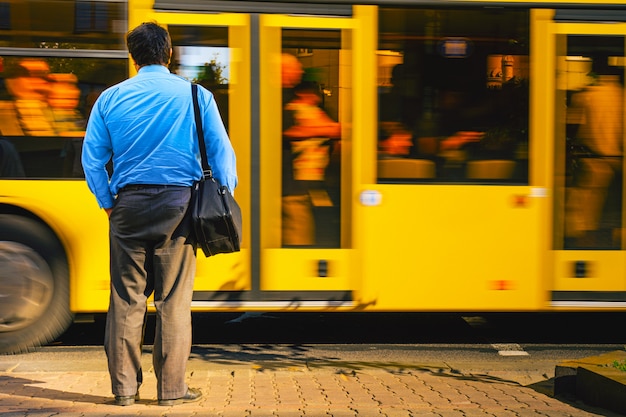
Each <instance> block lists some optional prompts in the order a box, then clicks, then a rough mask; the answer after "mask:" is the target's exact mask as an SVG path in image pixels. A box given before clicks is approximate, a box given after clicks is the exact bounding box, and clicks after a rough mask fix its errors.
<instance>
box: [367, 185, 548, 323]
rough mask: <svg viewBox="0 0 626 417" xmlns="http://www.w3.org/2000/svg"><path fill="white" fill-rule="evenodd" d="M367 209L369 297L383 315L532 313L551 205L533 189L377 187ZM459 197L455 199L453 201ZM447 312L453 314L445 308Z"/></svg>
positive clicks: (539, 297)
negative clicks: (542, 222)
mask: <svg viewBox="0 0 626 417" xmlns="http://www.w3.org/2000/svg"><path fill="white" fill-rule="evenodd" d="M367 190H368V192H372V191H376V192H378V193H380V197H381V200H380V204H379V205H375V206H362V207H360V208H359V210H361V211H362V213H361V216H362V217H363V219H364V223H366V224H368V225H370V226H371V225H376V226H375V227H367V228H363V229H362V233H361V239H362V240H363V241H362V242H361V250H362V254H363V257H362V262H363V265H362V274H363V277H364V279H363V292H364V293H365V294H367V295H365V296H364V298H365V299H367V300H368V301H369V302H371V303H372V304H373V308H375V309H380V310H404V309H406V310H414V309H420V310H448V309H452V310H507V311H508V310H530V309H540V308H542V306H543V303H544V301H545V296H544V295H543V293H542V291H541V288H540V285H539V284H540V282H539V281H538V280H537V279H536V277H537V276H540V275H542V274H543V272H544V266H545V265H544V261H543V259H542V256H541V251H540V250H538V248H540V247H541V246H542V244H543V241H544V239H543V235H544V232H543V230H541V229H540V228H539V227H538V224H540V221H539V219H540V218H541V217H542V216H543V215H545V210H546V209H547V204H546V199H545V198H543V197H532V196H531V194H532V190H531V189H530V188H529V187H499V186H494V187H465V186H419V185H414V186H409V190H410V191H409V192H405V189H404V187H398V186H395V185H389V186H381V185H378V186H374V187H372V188H368V189H367ZM451 196H454V197H453V198H451ZM443 306H445V307H443Z"/></svg>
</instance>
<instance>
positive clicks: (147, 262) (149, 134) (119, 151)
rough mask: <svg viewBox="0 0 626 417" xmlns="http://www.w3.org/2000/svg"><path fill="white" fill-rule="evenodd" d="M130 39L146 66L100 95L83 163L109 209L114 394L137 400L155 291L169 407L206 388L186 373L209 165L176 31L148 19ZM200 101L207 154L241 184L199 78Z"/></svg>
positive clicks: (222, 175)
mask: <svg viewBox="0 0 626 417" xmlns="http://www.w3.org/2000/svg"><path fill="white" fill-rule="evenodd" d="M126 42H127V45H128V51H129V52H130V55H131V58H132V59H133V61H134V64H135V68H136V69H137V70H138V73H137V75H136V76H135V77H132V78H130V79H128V80H126V81H123V82H121V83H119V84H117V85H115V86H113V87H110V88H109V89H107V90H105V91H104V92H103V93H102V95H100V97H99V98H98V100H97V101H96V103H95V105H94V107H93V110H92V113H91V115H90V118H89V123H88V125H87V132H86V134H85V141H84V146H83V154H82V163H83V168H84V170H85V176H86V179H87V184H88V185H89V188H90V190H91V191H92V192H93V193H94V195H95V196H96V199H97V201H98V204H99V205H100V207H102V208H104V210H105V211H106V213H107V214H108V216H109V239H110V258H111V264H110V268H111V299H110V304H109V312H108V315H107V321H106V330H105V340H104V347H105V351H106V354H107V360H108V365H109V373H110V375H111V386H112V391H113V394H114V395H115V403H116V404H117V405H132V404H134V403H135V400H138V399H139V387H140V385H141V383H142V381H143V375H142V369H141V345H142V338H143V326H144V320H145V316H146V300H147V298H148V297H149V296H150V295H151V294H152V293H153V292H154V304H155V307H156V312H157V315H156V330H155V337H154V351H153V355H152V361H153V365H154V370H155V374H156V378H157V395H158V403H159V405H164V406H169V405H175V404H179V403H183V402H191V401H197V400H199V399H200V397H201V396H202V393H201V392H200V390H198V389H195V388H189V387H188V386H187V384H186V382H185V370H186V365H187V360H188V358H189V354H190V351H191V298H192V291H193V280H194V275H195V268H196V266H195V261H196V257H195V247H194V245H193V243H192V242H191V240H190V239H189V235H190V230H191V223H190V219H189V216H188V214H187V211H188V210H187V207H188V205H189V200H190V197H191V185H192V184H193V183H194V181H196V180H199V179H200V177H201V175H202V169H201V165H200V153H199V150H198V141H197V136H196V128H195V123H194V112H193V104H192V98H191V86H190V83H189V82H188V81H186V80H184V79H183V78H180V77H178V76H176V75H173V74H170V72H169V70H168V69H167V65H168V63H169V61H170V58H171V55H172V42H171V39H170V36H169V33H168V32H167V30H165V29H164V28H162V27H160V26H159V25H157V24H156V23H143V24H141V25H139V26H138V27H136V28H135V29H133V30H131V31H130V32H129V33H128V35H127V36H126ZM198 100H199V104H200V108H201V112H202V121H203V127H204V134H205V142H206V146H207V154H208V155H207V156H208V160H209V163H210V164H211V167H212V168H213V173H214V175H215V177H216V178H217V179H218V180H220V182H221V183H222V184H225V185H227V186H228V188H229V189H230V191H231V192H233V191H234V188H235V186H236V185H237V173H236V167H235V154H234V151H233V148H232V146H231V143H230V140H229V138H228V135H227V133H226V130H225V128H224V125H223V124H222V121H221V118H220V115H219V112H218V108H217V105H216V103H215V100H214V98H213V95H212V94H211V93H210V92H209V91H208V90H206V89H204V88H202V87H200V86H199V87H198ZM109 160H111V161H112V163H113V173H112V175H111V177H110V178H109V175H108V171H107V163H108V162H109Z"/></svg>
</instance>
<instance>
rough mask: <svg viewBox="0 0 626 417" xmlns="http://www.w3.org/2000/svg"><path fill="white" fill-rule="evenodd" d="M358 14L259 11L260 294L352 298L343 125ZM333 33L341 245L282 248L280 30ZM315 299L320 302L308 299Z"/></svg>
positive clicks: (347, 145)
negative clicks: (336, 36) (336, 42)
mask: <svg viewBox="0 0 626 417" xmlns="http://www.w3.org/2000/svg"><path fill="white" fill-rule="evenodd" d="M356 25H357V19H356V18H355V17H354V16H351V17H348V16H346V17H329V16H294V15H280V14H263V15H260V16H259V52H260V57H261V58H260V59H259V68H260V83H259V85H260V103H261V105H260V115H261V120H260V126H261V128H260V135H261V139H260V188H261V190H264V191H263V192H262V193H261V195H260V208H261V210H260V223H259V224H260V236H261V238H260V251H261V253H260V258H261V274H260V291H261V293H262V294H273V293H276V292H279V293H283V294H287V292H294V293H297V294H298V295H297V298H298V299H299V300H303V301H301V302H299V305H301V306H302V305H304V303H307V302H308V303H311V304H310V306H311V307H323V303H329V302H330V303H331V304H332V305H331V304H326V305H327V306H328V307H342V306H345V307H349V306H351V305H352V302H353V293H352V290H353V289H354V288H353V283H354V282H355V280H354V277H355V276H356V273H357V272H356V271H357V268H356V261H355V253H354V250H353V248H352V245H351V242H352V238H351V231H352V216H351V211H352V208H351V207H352V202H351V200H352V199H351V189H352V183H351V178H352V174H351V172H352V166H353V163H352V158H353V155H354V153H353V152H352V146H351V145H352V143H351V142H352V141H351V135H352V132H351V131H350V128H349V126H350V125H352V124H353V123H350V122H351V119H352V118H353V117H354V112H353V111H352V103H353V102H355V101H356V96H355V94H358V93H356V92H355V91H354V89H353V88H352V83H353V78H354V73H355V71H356V68H357V65H356V62H357V61H356V60H355V56H357V55H358V54H357V51H355V48H356V47H357V46H356V42H355V41H354V38H355V36H354V29H355V27H356ZM283 29H285V30H292V29H304V30H307V29H310V30H333V31H335V30H338V31H340V34H341V35H340V36H341V50H340V52H339V63H338V66H339V85H340V88H339V89H337V91H335V92H334V93H335V94H339V122H340V123H341V124H342V135H341V216H340V222H341V223H340V224H341V244H340V245H339V247H333V248H314V247H313V248H312V247H302V248H298V247H293V246H292V247H283V245H282V241H281V227H282V226H281V222H282V211H281V210H282V207H281V200H282V199H281V192H282V189H281V187H280V186H275V184H280V183H281V177H282V169H288V168H290V167H282V164H281V163H280V161H281V159H282V158H280V157H278V155H280V152H281V149H282V106H283V105H284V104H285V103H282V86H281V85H280V77H279V76H278V77H277V74H280V73H281V54H282V51H283V45H282V30H283ZM317 301H319V302H322V304H315V303H316V302H317Z"/></svg>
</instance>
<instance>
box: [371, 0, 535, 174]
mask: <svg viewBox="0 0 626 417" xmlns="http://www.w3.org/2000/svg"><path fill="white" fill-rule="evenodd" d="M528 54H529V11H528V10H520V9H516V10H507V9H497V10H496V9H448V8H446V9H436V8H428V9H425V8H419V9H418V8H415V9H413V8H411V9H409V8H381V9H380V13H379V38H378V92H379V96H378V97H379V102H378V108H379V113H378V121H379V123H378V181H379V182H402V183H405V182H407V183H413V182H436V183H442V182H444V183H446V182H454V183H470V184H471V183H511V184H526V183H527V182H528V152H527V150H528V130H529V129H528V111H529V105H528V100H529V98H528V76H529V68H528V65H529V59H528Z"/></svg>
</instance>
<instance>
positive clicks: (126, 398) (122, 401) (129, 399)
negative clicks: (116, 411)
mask: <svg viewBox="0 0 626 417" xmlns="http://www.w3.org/2000/svg"><path fill="white" fill-rule="evenodd" d="M135 401H139V393H137V394H135V395H116V396H115V405H121V406H127V405H133V404H135Z"/></svg>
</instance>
